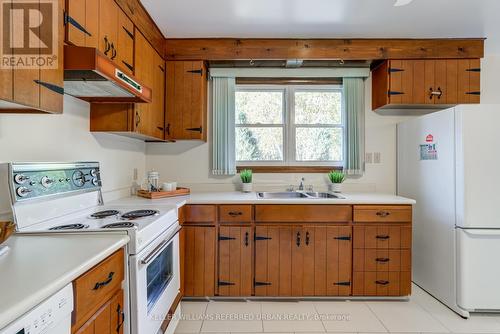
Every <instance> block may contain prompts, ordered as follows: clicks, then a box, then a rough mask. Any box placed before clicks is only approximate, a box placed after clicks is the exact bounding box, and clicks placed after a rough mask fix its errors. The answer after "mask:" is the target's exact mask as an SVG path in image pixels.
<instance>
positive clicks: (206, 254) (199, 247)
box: [183, 226, 216, 297]
mask: <svg viewBox="0 0 500 334" xmlns="http://www.w3.org/2000/svg"><path fill="white" fill-rule="evenodd" d="M183 228H184V229H185V253H184V256H185V257H184V259H185V262H184V274H185V277H184V291H185V294H184V295H185V296H188V297H205V296H213V295H214V290H215V243H216V240H215V239H216V233H215V227H203V226H184V227H183Z"/></svg>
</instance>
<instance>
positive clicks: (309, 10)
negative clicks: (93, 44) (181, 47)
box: [141, 0, 500, 52]
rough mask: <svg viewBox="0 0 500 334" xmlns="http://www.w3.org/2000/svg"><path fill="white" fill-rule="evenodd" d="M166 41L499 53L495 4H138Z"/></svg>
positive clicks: (170, 0) (498, 1)
mask: <svg viewBox="0 0 500 334" xmlns="http://www.w3.org/2000/svg"><path fill="white" fill-rule="evenodd" d="M141 1H142V3H143V4H144V6H145V7H146V9H147V10H148V12H149V13H150V15H151V16H152V18H153V19H154V20H155V22H156V23H157V25H158V26H159V27H160V29H161V30H162V32H163V34H164V35H165V36H167V37H169V38H192V37H240V38H244V37H254V38H356V37H357V38H362V37H364V38H376V37H387V38H417V37H418V38H448V37H487V38H488V40H487V42H486V52H497V51H500V20H499V19H498V18H497V17H498V13H499V12H500V0H413V2H411V3H410V4H408V5H406V6H400V7H395V6H394V3H395V2H396V0H141Z"/></svg>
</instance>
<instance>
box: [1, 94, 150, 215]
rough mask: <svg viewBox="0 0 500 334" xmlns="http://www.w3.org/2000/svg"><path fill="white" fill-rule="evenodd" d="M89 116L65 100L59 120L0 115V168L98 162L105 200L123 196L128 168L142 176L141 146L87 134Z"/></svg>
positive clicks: (79, 103)
mask: <svg viewBox="0 0 500 334" xmlns="http://www.w3.org/2000/svg"><path fill="white" fill-rule="evenodd" d="M89 112H90V108H89V104H88V103H86V102H84V101H82V100H78V99H75V98H73V97H71V96H68V95H66V96H65V97H64V112H63V114H62V115H47V114H28V115H19V114H16V115H12V114H0V163H2V162H12V161H15V162H23V161H36V162H42V161H99V162H100V163H101V170H102V178H103V190H104V192H105V193H106V194H107V196H105V199H106V198H112V197H115V196H118V195H120V194H121V195H122V196H123V194H124V193H127V194H128V193H129V191H130V190H129V189H130V186H131V184H132V179H133V169H134V168H137V169H138V171H139V173H140V174H139V175H142V174H144V167H145V164H146V160H145V144H144V143H143V142H141V141H138V140H134V139H129V138H124V137H119V136H115V135H111V134H93V133H90V131H89ZM106 194H105V195H106ZM6 206H7V207H8V203H7V200H6V199H5V198H1V197H0V212H3V211H4V210H5V208H6Z"/></svg>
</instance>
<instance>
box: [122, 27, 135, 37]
mask: <svg viewBox="0 0 500 334" xmlns="http://www.w3.org/2000/svg"><path fill="white" fill-rule="evenodd" d="M122 28H123V30H125V32H126V33H127V35H128V36H129V37H130V38H132V39H134V34H133V33H131V32H130V31H129V30H128V29H127V28H125V27H124V26H122Z"/></svg>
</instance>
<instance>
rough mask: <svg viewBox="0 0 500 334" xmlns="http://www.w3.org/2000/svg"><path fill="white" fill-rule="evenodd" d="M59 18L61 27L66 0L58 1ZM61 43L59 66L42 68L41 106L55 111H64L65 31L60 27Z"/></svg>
mask: <svg viewBox="0 0 500 334" xmlns="http://www.w3.org/2000/svg"><path fill="white" fill-rule="evenodd" d="M57 3H58V13H59V16H58V19H59V24H58V26H59V27H62V26H63V21H64V16H63V15H64V13H63V11H64V0H59V1H58V2H57ZM41 33H42V35H44V34H50V33H51V32H50V31H46V32H44V31H41ZM58 33H59V36H58V38H59V41H60V42H59V43H57V48H58V51H57V68H54V69H44V68H41V69H40V85H39V86H40V102H39V103H40V106H39V108H40V109H41V110H46V111H50V112H53V113H62V112H63V100H64V98H63V95H64V89H63V86H64V82H63V81H64V61H63V59H64V49H63V48H64V44H63V43H62V41H63V39H64V31H63V29H61V28H59V31H58Z"/></svg>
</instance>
